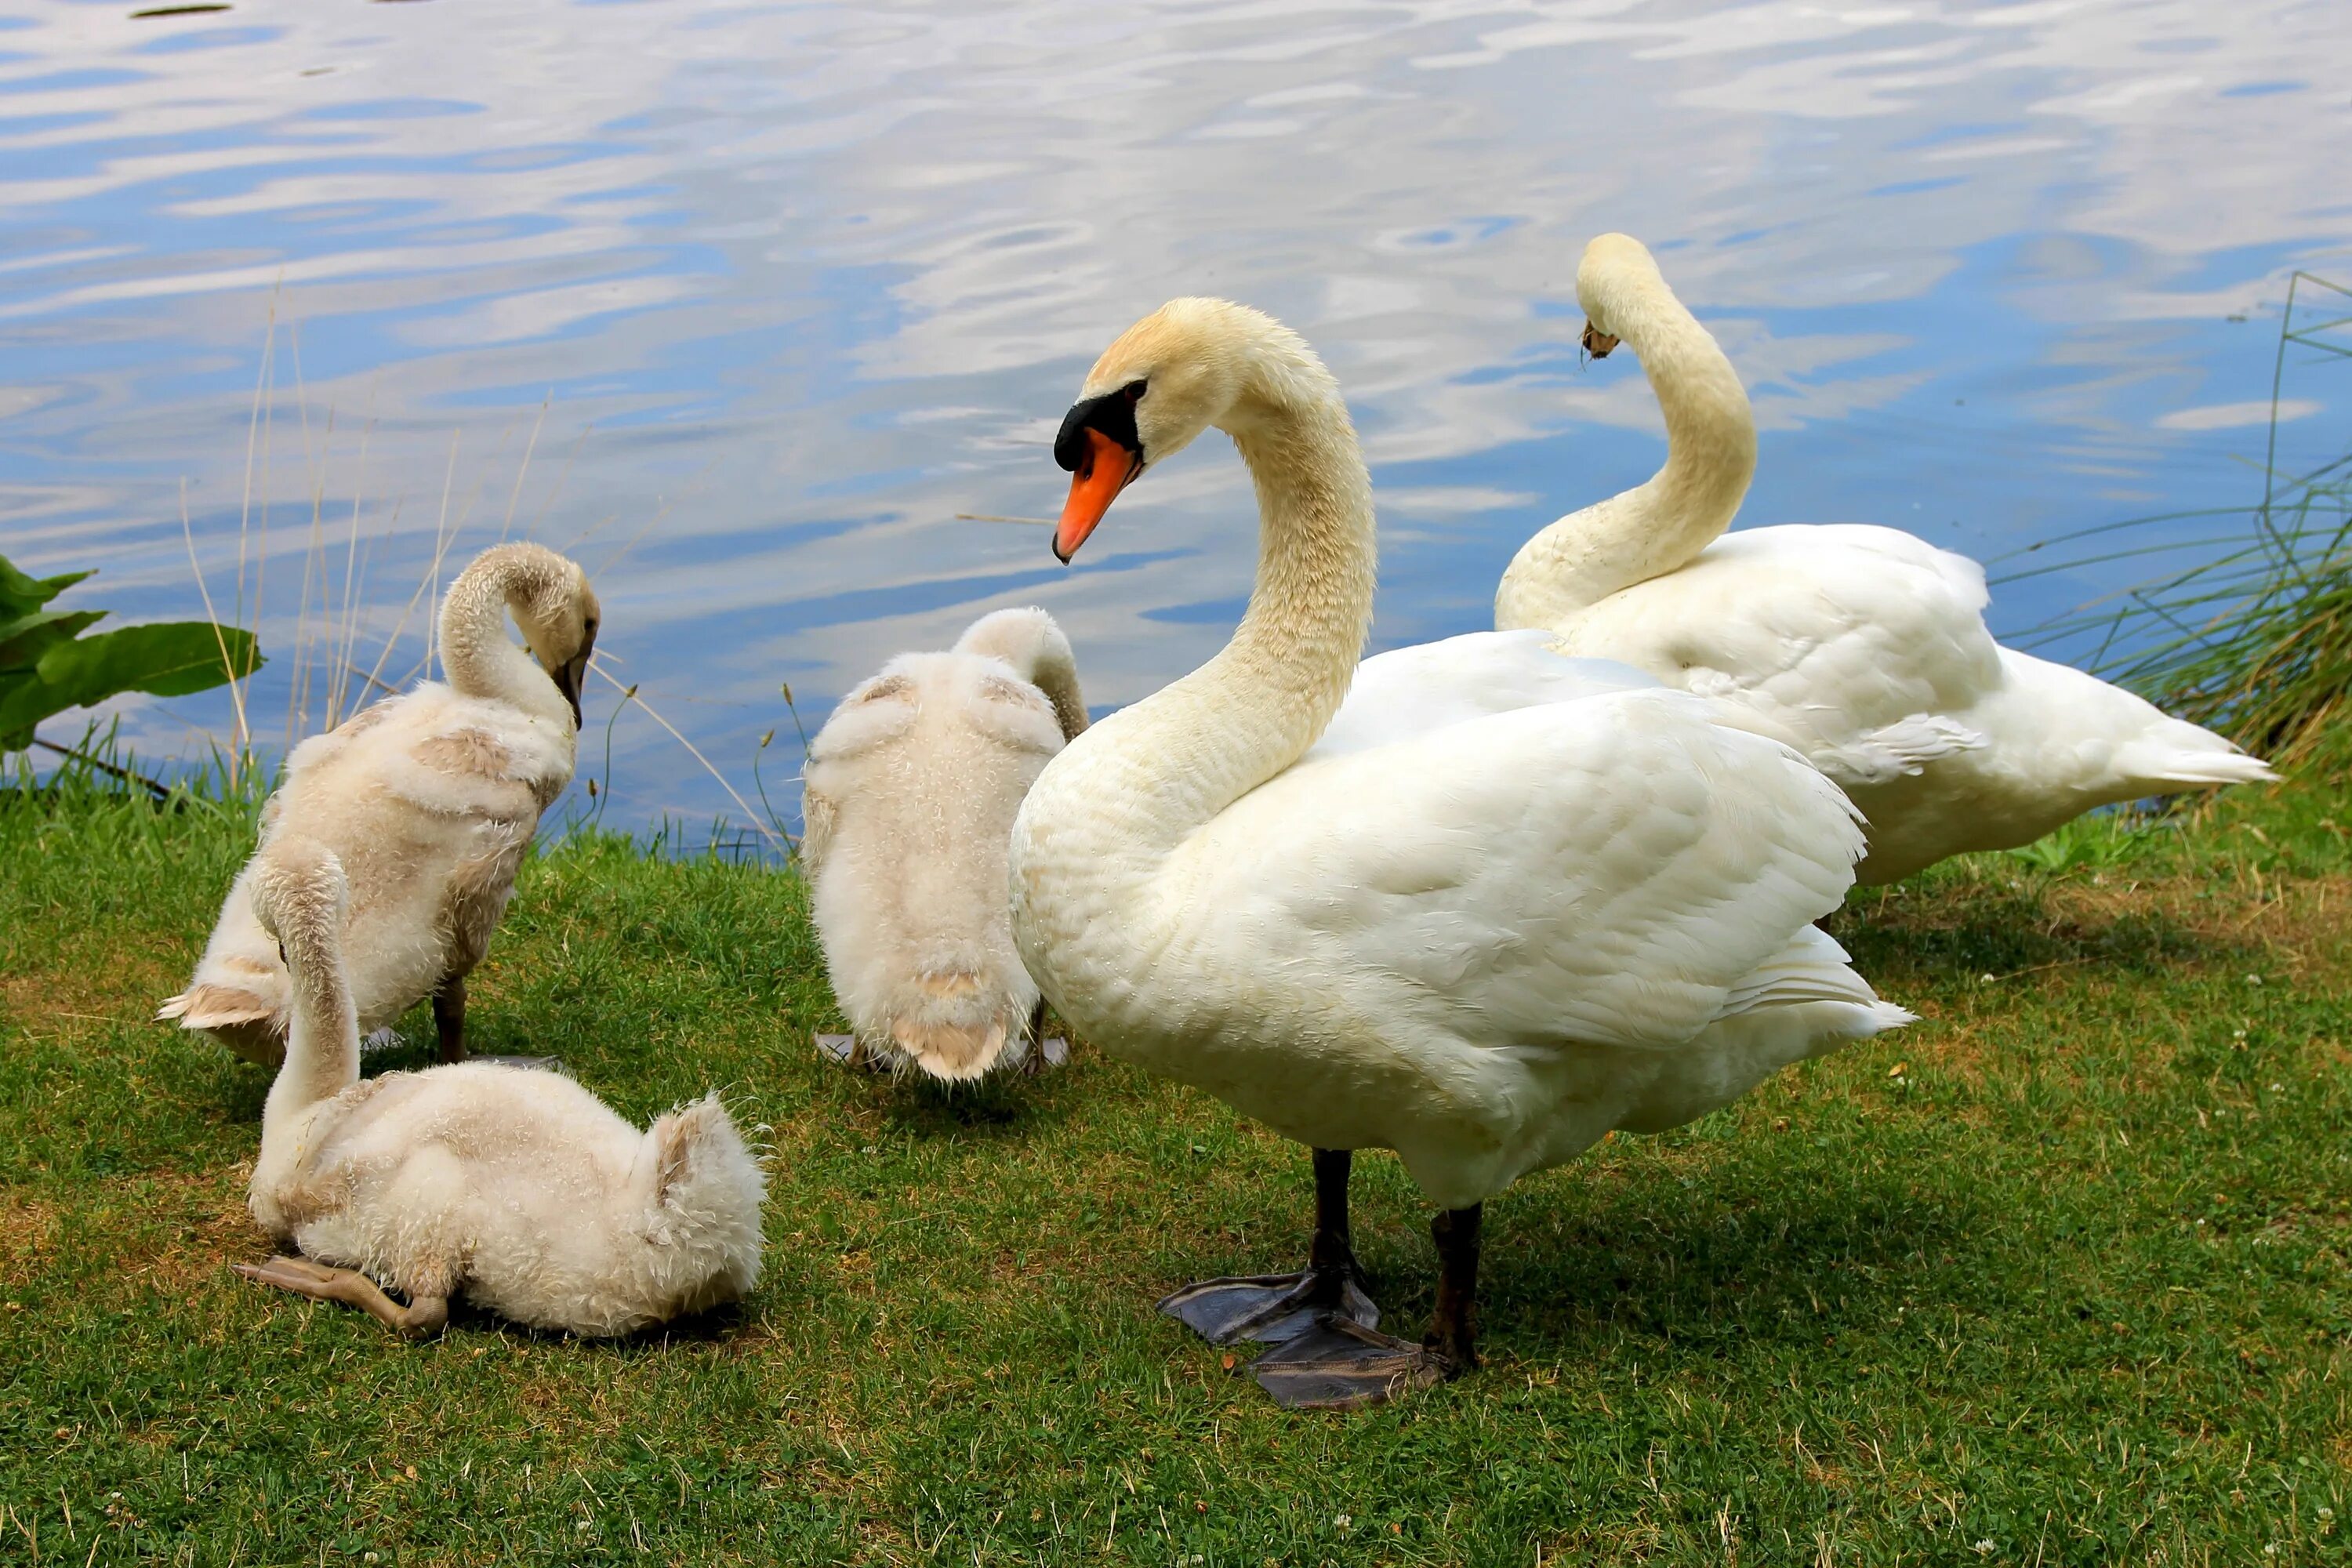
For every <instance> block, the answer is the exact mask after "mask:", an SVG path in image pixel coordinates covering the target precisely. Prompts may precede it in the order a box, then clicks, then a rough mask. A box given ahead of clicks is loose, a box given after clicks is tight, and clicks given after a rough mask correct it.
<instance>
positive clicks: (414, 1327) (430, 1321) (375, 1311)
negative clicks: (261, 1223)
mask: <svg viewBox="0 0 2352 1568" xmlns="http://www.w3.org/2000/svg"><path fill="white" fill-rule="evenodd" d="M230 1267H231V1268H235V1269H236V1271H237V1272H238V1273H239V1274H241V1275H243V1276H245V1278H247V1279H251V1280H255V1281H257V1282H258V1283H260V1284H263V1285H274V1286H276V1287H277V1288H278V1289H280V1290H291V1291H293V1292H294V1293H295V1294H296V1295H298V1296H308V1297H310V1300H314V1301H341V1303H343V1304H344V1305H345V1306H347V1307H357V1308H358V1309H360V1310H362V1311H363V1312H365V1313H367V1314H368V1315H369V1316H370V1317H372V1318H373V1319H375V1320H376V1321H378V1322H380V1323H382V1324H383V1326H384V1327H386V1328H388V1329H390V1330H392V1331H394V1333H398V1334H404V1335H405V1336H407V1337H408V1338H410V1339H422V1338H424V1337H425V1335H427V1334H433V1333H437V1332H439V1331H440V1330H441V1329H442V1328H443V1327H444V1326H445V1325H446V1323H447V1322H448V1321H449V1301H448V1298H446V1297H445V1296H418V1297H416V1298H415V1300H412V1301H411V1302H410V1303H409V1304H408V1305H407V1306H405V1307H404V1306H402V1305H401V1304H400V1303H399V1302H397V1301H395V1300H393V1299H392V1298H391V1297H389V1296H387V1295H385V1294H384V1293H383V1288H382V1287H381V1286H379V1285H378V1284H376V1282H375V1281H374V1280H373V1279H369V1278H368V1277H367V1276H366V1275H364V1274H362V1273H360V1272H359V1271H358V1270H356V1269H352V1268H329V1267H328V1266H327V1265H325V1264H323V1263H314V1262H312V1261H311V1260H310V1259H309V1258H289V1257H287V1256H286V1255H284V1254H283V1253H280V1254H279V1255H278V1257H276V1258H271V1259H270V1260H269V1261H268V1262H267V1263H236V1264H232V1265H230Z"/></svg>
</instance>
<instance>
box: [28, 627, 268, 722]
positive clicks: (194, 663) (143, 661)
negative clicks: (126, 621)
mask: <svg viewBox="0 0 2352 1568" xmlns="http://www.w3.org/2000/svg"><path fill="white" fill-rule="evenodd" d="M224 652H226V655H227V662H226V665H224V663H223V661H222V655H223V653H224ZM260 665H261V659H260V656H259V655H258V654H257V652H256V651H255V648H254V642H253V634H252V633H251V632H247V631H241V630H238V629H237V628H236V627H234V626H223V627H221V628H219V630H217V631H215V629H214V628H213V627H212V626H210V625H209V624H208V623H206V622H204V621H159V622H156V623H154V624H152V625H150V626H124V627H123V628H121V630H120V631H111V632H101V633H100V634H99V635H98V636H96V637H81V638H79V639H77V640H75V641H73V642H69V643H60V644H59V645H58V646H57V647H52V648H50V649H49V650H48V651H47V653H44V654H43V655H42V656H41V662H40V665H39V667H38V668H39V669H40V672H41V679H42V680H43V681H44V682H46V683H47V685H49V686H51V687H53V688H55V689H57V690H58V692H59V693H60V694H62V695H64V696H65V698H66V701H67V702H68V704H69V705H71V706H74V707H88V706H89V704H90V703H93V702H100V701H103V700H106V699H107V698H109V697H111V696H113V695H114V694H115V693H116V692H118V691H146V692H151V693H152V694H153V695H155V696H157V697H184V696H186V695H187V694H188V693H189V692H191V691H202V690H205V689H206V688H208V687H214V686H219V685H222V684H223V683H225V682H226V681H227V680H228V679H230V678H231V676H232V675H236V676H243V675H246V674H247V673H249V672H250V671H252V670H254V669H257V668H260Z"/></svg>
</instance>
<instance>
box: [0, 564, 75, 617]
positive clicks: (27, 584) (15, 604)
mask: <svg viewBox="0 0 2352 1568" xmlns="http://www.w3.org/2000/svg"><path fill="white" fill-rule="evenodd" d="M92 575H94V574H92V573H89V572H67V573H63V574H59V575H58V576H55V577H27V576H26V575H25V574H23V573H22V572H19V571H17V570H16V567H14V566H12V565H10V564H9V563H8V558H7V557H6V556H5V555H0V616H7V617H9V618H11V619H14V618H15V617H16V616H26V615H30V614H32V613H33V612H34V611H35V610H37V609H39V608H40V607H41V606H42V605H46V604H47V603H48V602H49V601H50V600H51V599H54V598H56V597H57V596H58V595H59V594H62V593H64V592H65V591H66V590H67V589H68V588H70V587H72V586H73V585H74V584H76V583H79V582H80V581H81V580H82V579H83V578H85V577H89V576H92Z"/></svg>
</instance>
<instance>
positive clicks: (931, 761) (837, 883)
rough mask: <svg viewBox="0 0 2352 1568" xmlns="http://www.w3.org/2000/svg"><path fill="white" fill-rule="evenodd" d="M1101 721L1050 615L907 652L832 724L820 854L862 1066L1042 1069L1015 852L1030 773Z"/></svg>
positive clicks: (817, 881)
mask: <svg viewBox="0 0 2352 1568" xmlns="http://www.w3.org/2000/svg"><path fill="white" fill-rule="evenodd" d="M1086 727H1087V709H1086V703H1085V701H1084V700H1082V699H1081V698H1080V696H1079V694H1078V671H1077V664H1076V660H1075V659H1074V658H1072V656H1071V653H1070V644H1069V641H1068V639H1067V638H1066V637H1063V636H1062V630H1061V628H1060V627H1059V626H1055V624H1054V619H1053V617H1052V616H1048V615H1047V614H1045V611H1043V610H1038V609H1021V610H999V611H997V612H996V613H995V614H993V615H991V616H983V617H982V619H980V620H979V621H977V622H975V623H973V625H972V626H971V629H970V630H969V631H966V632H965V633H964V634H963V636H962V637H960V638H958V639H957V641H956V645H955V647H953V648H951V649H950V650H949V651H948V652H946V653H907V654H900V655H899V656H898V658H894V659H892V660H891V661H890V662H889V663H888V664H887V665H885V666H883V667H882V672H881V673H880V674H879V675H877V676H876V677H874V679H871V680H868V681H866V683H865V684H864V685H863V686H860V687H858V688H857V689H856V690H854V691H852V692H851V693H850V694H849V695H848V696H846V697H845V698H843V699H842V700H841V706H840V707H838V708H836V709H835V710H834V711H833V717H832V718H830V719H828V720H827V721H825V726H824V729H823V730H822V731H819V732H818V734H817V737H816V741H815V743H814V745H812V746H811V747H810V748H809V765H808V772H807V797H806V816H807V822H808V837H807V841H806V843H805V844H804V845H803V855H804V856H805V858H806V861H807V865H808V868H809V878H810V881H811V883H812V886H813V888H814V895H815V899H814V902H815V914H816V928H817V935H818V938H819V940H820V941H821V942H823V943H824V961H825V967H826V968H827V969H828V970H829V971H830V972H831V973H832V976H833V989H834V994H835V995H836V996H837V997H839V998H840V1001H841V1007H842V1011H843V1012H845V1013H846V1014H847V1015H848V1016H849V1020H850V1024H851V1026H852V1027H854V1028H855V1029H856V1039H855V1044H854V1046H852V1047H850V1048H849V1054H850V1057H851V1059H853V1060H859V1059H872V1060H876V1061H878V1062H882V1063H887V1064H888V1065H890V1066H892V1067H894V1068H896V1067H905V1066H908V1065H911V1066H912V1067H914V1068H917V1069H919V1070H920V1071H922V1072H924V1073H927V1074H929V1076H930V1077H932V1078H935V1079H943V1080H946V1081H948V1082H951V1083H964V1082H970V1081H971V1080H973V1079H978V1078H980V1077H982V1075H984V1074H985V1073H987V1072H988V1070H989V1069H990V1068H993V1067H995V1066H997V1065H998V1064H999V1063H1003V1062H1021V1061H1024V1060H1025V1061H1026V1062H1027V1063H1028V1064H1029V1065H1030V1066H1031V1068H1033V1069H1034V1067H1035V1065H1036V1064H1037V1061H1038V1059H1039V1058H1038V1056H1037V1054H1036V1050H1035V1048H1034V1047H1035V1044H1036V1042H1035V1037H1036V1035H1037V1033H1038V1029H1039V1025H1040V1023H1041V1021H1042V1015H1043V1002H1042V1000H1041V998H1040V997H1039V995H1038V992H1037V984H1036V982H1034V981H1033V980H1032V979H1030V978H1029V972H1028V971H1027V970H1026V969H1024V968H1023V967H1022V964H1021V955H1020V954H1019V953H1018V952H1014V951H1013V929H1012V924H1011V915H1010V908H1011V905H1010V900H1009V898H1008V895H1007V891H1006V885H1005V866H1004V863H1005V849H1006V846H1007V844H1008V843H1009V842H1010V840H1011V837H1012V833H1013V816H1014V815H1015V814H1017V813H1018V812H1019V811H1020V809H1021V802H1022V799H1023V797H1024V796H1025V795H1027V794H1028V793H1029V785H1030V784H1031V783H1032V782H1033V781H1034V779H1035V778H1036V777H1037V774H1038V773H1040V772H1041V771H1043V770H1044V768H1045V763H1047V762H1048V761H1050V760H1051V759H1052V758H1053V756H1054V754H1055V752H1059V751H1060V750H1061V749H1062V747H1063V746H1064V745H1065V744H1066V743H1067V742H1069V741H1070V740H1071V739H1073V738H1074V737H1076V735H1077V734H1078V733H1079V731H1083V730H1084V729H1085V728H1086Z"/></svg>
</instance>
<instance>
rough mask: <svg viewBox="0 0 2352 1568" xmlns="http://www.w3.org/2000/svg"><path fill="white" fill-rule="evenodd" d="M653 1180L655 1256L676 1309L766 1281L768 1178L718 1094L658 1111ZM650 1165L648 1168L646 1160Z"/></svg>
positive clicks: (649, 1147)
mask: <svg viewBox="0 0 2352 1568" xmlns="http://www.w3.org/2000/svg"><path fill="white" fill-rule="evenodd" d="M646 1152H647V1154H648V1155H649V1156H650V1158H649V1161H648V1165H649V1168H650V1170H651V1172H652V1177H653V1181H652V1187H651V1190H650V1192H648V1193H647V1194H646V1195H647V1198H648V1200H649V1204H648V1214H647V1220H648V1234H649V1235H650V1236H653V1237H657V1238H658V1239H659V1240H661V1241H662V1242H663V1243H664V1244H665V1245H664V1246H662V1247H656V1248H655V1249H653V1252H652V1254H651V1256H652V1258H655V1259H656V1262H657V1265H658V1268H660V1269H661V1270H662V1271H663V1272H665V1273H667V1274H668V1275H669V1276H670V1278H669V1279H667V1280H666V1281H665V1282H664V1283H665V1285H666V1286H667V1289H664V1290H663V1291H662V1294H664V1295H665V1296H667V1297H668V1298H670V1300H671V1301H672V1302H673V1304H674V1305H673V1310H676V1311H680V1312H691V1311H699V1310H703V1309H705V1308H708V1307H711V1306H715V1305H717V1304H718V1303H719V1302H721V1301H727V1300H734V1299H735V1298H737V1297H739V1296H741V1295H742V1294H743V1293H744V1292H745V1291H747V1290H749V1289H751V1287H752V1286H753V1285H755V1284H757V1283H758V1282H759V1278H760V1245H761V1228H760V1204H761V1199H762V1198H763V1197H765V1196H766V1194H767V1177H766V1175H765V1173H763V1172H762V1171H761V1169H760V1162H759V1159H758V1157H757V1156H756V1155H755V1154H753V1152H751V1146H750V1145H749V1144H748V1143H746V1142H744V1140H743V1134H742V1132H741V1131H740V1129H738V1128H737V1127H736V1125H735V1119H734V1118H733V1117H732V1116H730V1115H729V1114H728V1112H727V1106H726V1102H725V1101H723V1100H720V1099H719V1096H718V1095H717V1094H716V1093H712V1094H707V1095H705V1096H703V1097H702V1098H701V1099H700V1100H690V1101H688V1103H687V1104H685V1105H681V1106H679V1107H678V1108H677V1110H673V1111H670V1112H668V1113H667V1115H664V1116H662V1117H659V1118H657V1119H656V1121H655V1122H654V1124H653V1125H652V1126H651V1127H650V1128H648V1129H646ZM641 1168H646V1167H641Z"/></svg>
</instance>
